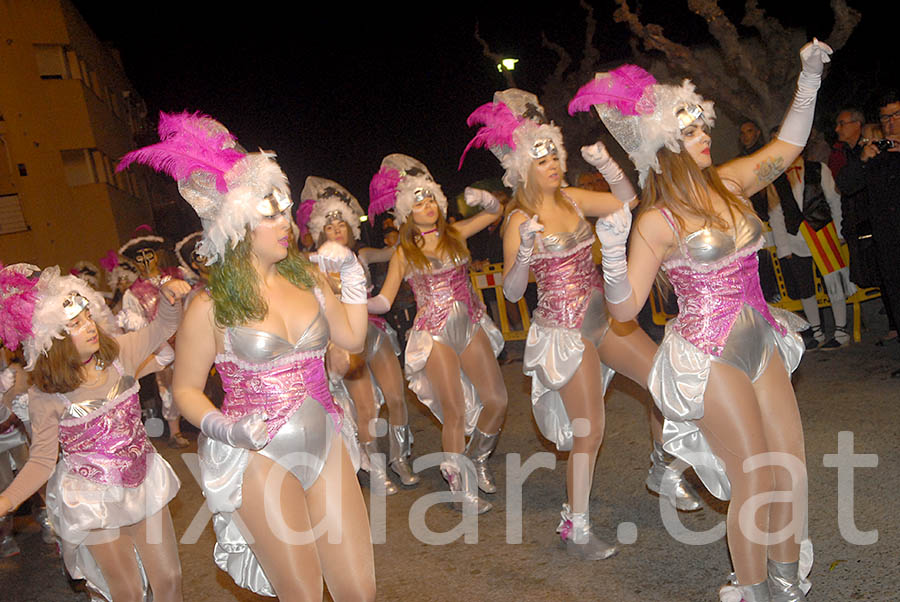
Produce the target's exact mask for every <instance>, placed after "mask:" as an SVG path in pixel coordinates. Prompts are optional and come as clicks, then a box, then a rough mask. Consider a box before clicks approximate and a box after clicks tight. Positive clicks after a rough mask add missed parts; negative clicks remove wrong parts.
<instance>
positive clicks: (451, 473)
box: [441, 453, 494, 514]
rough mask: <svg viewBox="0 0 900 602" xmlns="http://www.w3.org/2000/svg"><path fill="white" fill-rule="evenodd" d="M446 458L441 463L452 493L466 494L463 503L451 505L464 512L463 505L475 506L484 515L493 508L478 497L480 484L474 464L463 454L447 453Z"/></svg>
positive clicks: (442, 472) (442, 471)
mask: <svg viewBox="0 0 900 602" xmlns="http://www.w3.org/2000/svg"><path fill="white" fill-rule="evenodd" d="M444 457H445V458H446V459H445V460H444V461H443V462H442V463H441V474H442V475H444V479H445V480H446V481H447V484H448V485H450V491H452V492H454V493H463V494H464V495H463V497H464V500H463V501H462V502H452V504H451V505H452V506H453V507H454V508H455V509H457V510H459V511H460V512H462V510H463V504H475V508H476V510H477V512H478V514H484V513H485V512H487V511H489V510H490V509H491V508H493V507H494V506H493V505H491V503H490V502H486V501H484V500H483V499H481V498H480V497H478V483H477V480H476V477H475V470H474V469H473V467H472V463H471V462H469V461H468V460H466V458H465V456H463V455H462V454H449V453H445V454H444Z"/></svg>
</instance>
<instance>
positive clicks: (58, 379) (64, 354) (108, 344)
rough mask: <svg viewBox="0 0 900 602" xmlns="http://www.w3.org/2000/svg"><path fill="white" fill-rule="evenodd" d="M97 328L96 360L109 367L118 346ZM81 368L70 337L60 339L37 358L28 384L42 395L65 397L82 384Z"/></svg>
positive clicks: (114, 357) (98, 326)
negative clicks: (56, 394) (62, 394)
mask: <svg viewBox="0 0 900 602" xmlns="http://www.w3.org/2000/svg"><path fill="white" fill-rule="evenodd" d="M96 326H97V338H98V340H99V342H100V349H99V350H98V351H97V353H96V357H97V359H98V360H100V361H102V362H103V363H105V364H111V363H112V362H113V361H115V359H116V358H118V357H119V344H118V343H117V342H116V340H115V339H114V338H112V337H111V336H109V335H108V334H106V333H105V332H104V331H103V329H102V328H100V325H99V324H97V325H96ZM82 367H83V364H82V362H81V358H79V357H78V351H77V350H76V349H75V343H73V342H72V338H71V337H70V336H69V335H65V336H64V337H63V338H61V339H53V344H52V345H50V349H48V350H47V354H46V355H44V354H40V355H39V356H38V358H37V360H35V362H34V370H32V371H31V384H33V385H34V386H36V387H37V388H38V389H40V390H41V391H43V392H44V393H68V392H69V391H74V390H75V389H77V388H78V387H80V386H81V383H83V382H84V376H83V375H82V371H81V368H82Z"/></svg>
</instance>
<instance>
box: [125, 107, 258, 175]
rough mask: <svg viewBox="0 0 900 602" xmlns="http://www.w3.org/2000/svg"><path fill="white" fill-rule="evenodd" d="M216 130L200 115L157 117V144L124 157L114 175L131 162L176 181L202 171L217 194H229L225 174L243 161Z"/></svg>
mask: <svg viewBox="0 0 900 602" xmlns="http://www.w3.org/2000/svg"><path fill="white" fill-rule="evenodd" d="M216 126H218V124H217V123H216V122H215V121H213V119H212V118H211V117H207V116H206V115H203V114H201V113H193V114H192V113H188V112H187V111H185V112H183V113H178V114H167V113H160V114H159V130H158V131H159V138H160V142H157V143H156V144H151V145H150V146H145V147H144V148H139V149H137V150H134V151H131V152H130V153H128V154H126V155H125V156H124V157H122V160H121V161H119V165H118V166H116V171H117V172H119V171H122V170H123V169H125V168H126V167H128V166H129V165H131V164H132V163H134V162H137V163H143V164H145V165H149V166H150V167H152V168H153V169H155V170H157V171H162V172H165V173H167V174H169V175H170V176H172V177H173V178H175V179H176V180H183V179H185V178H187V177H188V176H190V175H191V174H192V173H194V172H196V171H201V172H204V173H207V174H209V175H211V176H213V177H214V178H215V180H216V188H217V189H218V191H219V192H221V193H225V192H228V185H227V184H226V182H225V174H226V173H227V172H228V170H229V169H231V167H232V166H233V165H234V164H235V163H237V162H238V161H239V160H240V159H242V158H243V157H244V153H242V152H240V151H238V150H235V149H234V148H233V146H234V140H235V138H234V136H232V135H231V134H230V133H229V132H228V131H220V130H219V129H218V127H216Z"/></svg>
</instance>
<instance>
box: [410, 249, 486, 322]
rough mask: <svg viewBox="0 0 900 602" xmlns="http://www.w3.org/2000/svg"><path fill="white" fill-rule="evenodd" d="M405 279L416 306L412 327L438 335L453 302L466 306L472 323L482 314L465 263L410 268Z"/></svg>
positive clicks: (481, 304) (467, 264)
mask: <svg viewBox="0 0 900 602" xmlns="http://www.w3.org/2000/svg"><path fill="white" fill-rule="evenodd" d="M406 279H407V280H408V281H409V285H410V286H411V287H412V290H413V295H415V298H416V307H418V313H417V314H416V319H415V323H414V327H415V328H416V330H423V331H426V332H429V333H431V334H433V335H436V334H439V333H440V332H441V331H442V330H443V328H444V324H446V322H447V317H448V316H449V315H450V311H451V310H452V309H453V304H454V303H456V302H457V301H459V302H461V303H463V304H464V305H465V306H466V309H467V311H468V314H469V319H470V320H471V321H472V323H473V324H477V323H478V322H479V321H480V320H481V317H482V316H483V315H484V304H483V303H482V302H481V301H480V300H479V299H478V297H476V296H475V292H474V291H473V290H472V281H471V280H470V279H469V263H468V262H465V263H463V264H460V265H455V264H451V265H449V266H446V267H436V268H434V270H433V271H431V272H419V271H414V272H412V273H411V274H410V275H409V276H407V277H406Z"/></svg>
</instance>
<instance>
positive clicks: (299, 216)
mask: <svg viewBox="0 0 900 602" xmlns="http://www.w3.org/2000/svg"><path fill="white" fill-rule="evenodd" d="M315 206H316V200H315V199H306V200H305V201H303V202H301V203H300V206H299V207H297V211H296V212H295V213H294V221H296V222H297V227H298V228H299V229H300V234H306V233H307V232H309V216H310V215H312V212H313V209H314V208H315Z"/></svg>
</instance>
